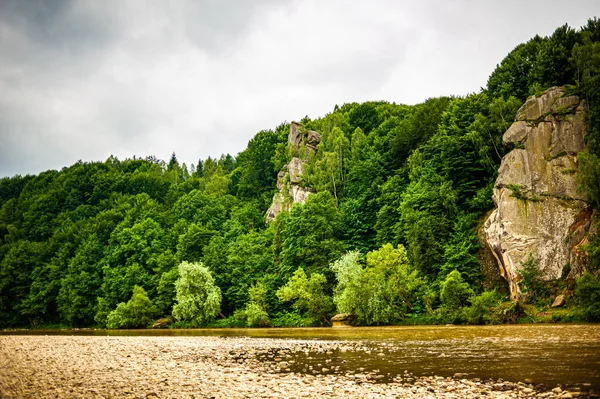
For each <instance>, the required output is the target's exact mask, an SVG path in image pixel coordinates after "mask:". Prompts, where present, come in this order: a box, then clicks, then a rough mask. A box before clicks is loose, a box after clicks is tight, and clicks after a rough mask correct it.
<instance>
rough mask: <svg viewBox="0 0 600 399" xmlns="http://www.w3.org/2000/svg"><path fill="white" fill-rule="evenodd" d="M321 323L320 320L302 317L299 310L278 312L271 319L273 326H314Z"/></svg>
mask: <svg viewBox="0 0 600 399" xmlns="http://www.w3.org/2000/svg"><path fill="white" fill-rule="evenodd" d="M319 324H320V323H319V322H318V320H317V321H315V320H313V319H309V318H305V317H302V315H301V314H300V313H299V312H298V311H294V312H282V313H276V314H275V315H274V316H273V318H272V319H271V326H272V327H313V326H317V325H319Z"/></svg>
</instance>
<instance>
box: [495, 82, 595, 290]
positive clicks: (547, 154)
mask: <svg viewBox="0 0 600 399" xmlns="http://www.w3.org/2000/svg"><path fill="white" fill-rule="evenodd" d="M564 93H565V90H564V88H563V87H553V88H551V89H548V90H547V91H545V92H544V93H543V94H542V95H541V96H539V97H535V96H532V97H530V98H528V99H527V101H526V102H525V104H523V106H522V107H521V108H520V109H519V111H518V112H517V117H516V121H515V122H514V123H513V124H512V125H511V127H510V128H509V129H508V130H507V131H506V133H505V134H504V136H503V142H504V144H505V145H514V146H515V147H516V148H515V149H513V150H512V151H511V152H509V153H508V154H507V155H506V156H505V157H504V158H503V159H502V163H501V165H500V169H499V171H498V178H497V180H496V183H495V187H494V193H493V200H494V203H495V205H496V208H495V210H494V211H493V212H492V214H491V215H490V216H489V218H488V219H487V221H486V222H485V225H484V237H485V241H486V242H487V244H488V246H489V248H490V249H491V251H492V253H493V255H494V257H495V258H496V261H497V263H498V265H499V269H500V274H501V276H502V277H504V278H505V279H506V281H507V282H508V285H509V289H510V295H511V299H517V298H518V297H519V295H520V289H519V281H520V280H521V276H520V274H519V271H520V269H521V263H522V262H524V261H525V260H527V258H528V256H529V255H530V254H531V255H532V256H533V257H534V259H535V260H537V261H538V269H539V271H540V276H541V278H542V279H543V280H546V281H548V280H554V279H558V278H560V277H561V276H562V274H563V267H564V265H566V264H568V263H570V262H572V261H573V260H574V261H575V262H579V264H581V265H583V264H585V262H586V259H585V256H582V251H580V250H579V249H580V247H581V245H582V243H583V242H584V240H585V237H587V235H588V231H589V223H587V222H586V220H587V221H588V222H589V219H590V218H591V213H590V212H589V211H587V202H586V195H585V193H581V192H579V191H578V190H577V170H578V166H579V162H578V153H579V152H580V151H582V150H583V149H584V148H585V146H584V143H585V133H586V125H585V108H586V107H585V103H584V101H582V100H580V99H579V98H578V97H577V96H564ZM586 212H587V213H586ZM582 220H583V221H582ZM574 227H575V229H573V228H574ZM577 228H579V230H577ZM582 268H583V266H581V267H579V269H582Z"/></svg>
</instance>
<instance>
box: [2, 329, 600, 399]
mask: <svg viewBox="0 0 600 399" xmlns="http://www.w3.org/2000/svg"><path fill="white" fill-rule="evenodd" d="M0 333H1V334H36V335H39V334H42V335H44V334H48V335H53V334H61V335H73V334H78V335H80V334H82V335H131V336H149V335H151V336H162V335H165V336H190V337H193V336H245V337H249V338H273V339H286V340H287V339H291V340H295V341H297V342H298V343H299V345H300V346H299V347H302V343H303V342H304V343H307V345H306V346H304V348H311V349H303V350H298V351H295V352H291V353H290V352H289V351H287V352H286V353H285V356H286V359H287V360H288V363H289V367H287V369H286V370H283V371H282V372H301V373H302V372H305V373H321V372H324V371H322V370H323V368H324V366H325V369H326V370H327V371H326V372H327V373H348V372H350V373H352V372H356V373H361V372H375V373H377V374H379V375H382V376H385V377H384V380H388V379H391V378H393V377H394V376H397V375H401V374H404V373H405V371H407V372H409V373H412V374H414V375H417V376H424V375H427V376H431V375H438V376H444V377H448V376H450V377H451V376H455V374H456V373H461V377H463V376H464V377H465V378H481V379H504V380H507V381H513V382H516V381H525V380H526V379H527V380H531V381H532V382H533V383H534V384H537V385H539V384H541V385H543V386H544V387H547V388H552V387H555V386H557V385H561V386H563V387H581V388H582V389H584V390H589V389H593V390H594V391H596V392H599V391H600V325H598V324H579V325H572V324H569V325H502V326H414V327H412V326H411V327H352V328H286V329H283V328H271V329H188V330H118V331H114V330H112V331H111V330H38V331H4V332H0ZM319 341H326V342H328V343H332V342H335V343H336V345H335V346H334V348H336V349H333V350H328V351H327V352H325V351H319V350H316V349H314V348H318V342H319ZM329 346H330V345H329ZM260 356H261V357H262V358H263V359H264V360H265V361H273V360H274V359H275V360H276V359H278V358H279V357H281V356H282V354H280V353H278V350H277V349H276V348H275V349H273V350H271V351H269V352H268V353H263V354H261V355H260ZM382 382H384V381H382Z"/></svg>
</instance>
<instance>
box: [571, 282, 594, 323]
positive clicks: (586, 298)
mask: <svg viewBox="0 0 600 399" xmlns="http://www.w3.org/2000/svg"><path fill="white" fill-rule="evenodd" d="M575 295H576V297H577V301H578V303H579V305H580V306H581V308H582V312H583V318H584V319H585V320H587V321H600V279H599V278H597V277H595V276H593V275H592V274H590V273H584V274H583V276H581V277H580V278H579V279H578V280H577V287H576V289H575Z"/></svg>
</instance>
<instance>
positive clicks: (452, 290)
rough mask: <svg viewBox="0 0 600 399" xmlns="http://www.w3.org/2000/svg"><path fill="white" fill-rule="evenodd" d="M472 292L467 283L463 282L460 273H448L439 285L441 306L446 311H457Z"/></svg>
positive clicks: (456, 271)
mask: <svg viewBox="0 0 600 399" xmlns="http://www.w3.org/2000/svg"><path fill="white" fill-rule="evenodd" d="M473 294H474V292H473V290H472V289H471V287H470V286H469V283H467V282H466V281H464V280H463V278H462V276H461V274H460V272H459V271H458V270H454V271H452V272H450V273H449V274H448V275H447V276H446V279H445V280H444V281H442V283H441V284H440V300H441V302H442V306H443V307H445V308H448V309H458V308H461V307H463V306H465V305H467V302H468V300H469V298H470V297H471V296H473Z"/></svg>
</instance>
